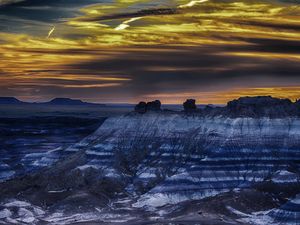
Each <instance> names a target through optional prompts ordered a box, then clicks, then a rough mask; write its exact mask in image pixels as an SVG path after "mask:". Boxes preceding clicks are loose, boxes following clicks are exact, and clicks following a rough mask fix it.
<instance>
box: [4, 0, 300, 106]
mask: <svg viewBox="0 0 300 225" xmlns="http://www.w3.org/2000/svg"><path fill="white" fill-rule="evenodd" d="M1 3H2V7H1V8H0V12H1V13H2V12H3V14H2V16H0V20H2V23H1V24H2V25H0V32H1V33H0V43H1V45H0V60H1V62H3V63H1V64H0V76H1V77H0V79H1V83H0V87H1V88H0V95H4V96H17V97H20V98H22V99H26V100H46V99H49V98H52V97H54V96H64V97H76V98H82V99H85V100H91V101H97V102H135V101H138V100H139V99H147V100H150V99H154V98H160V99H162V100H163V101H165V102H169V103H175V102H180V101H182V100H183V99H184V98H187V97H196V98H198V99H199V102H205V103H223V102H226V101H227V100H228V99H230V98H233V97H237V96H240V95H259V94H263V95H266V94H272V95H273V96H278V97H289V98H292V99H296V98H299V97H300V94H299V93H300V77H299V72H300V63H299V62H300V40H299V36H300V6H299V4H298V3H297V2H292V3H290V2H289V3H287V2H284V3H283V2H279V1H273V2H271V1H250V0H249V1H230V0H226V1H225V0H224V1H203V0H201V1H173V0H169V1H155V2H144V1H137V0H119V1H116V2H111V1H96V0H89V1H76V3H74V1H70V0H60V1H58V0H52V1H38V0H27V1H23V2H15V1H10V2H8V1H6V2H3V1H2V2H1ZM4 3H5V5H4ZM8 3H11V4H8ZM54 27H55V28H54ZM49 33H51V34H50V35H49Z"/></svg>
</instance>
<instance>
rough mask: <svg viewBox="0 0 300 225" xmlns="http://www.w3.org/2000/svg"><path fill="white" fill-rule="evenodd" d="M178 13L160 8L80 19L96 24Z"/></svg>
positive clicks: (174, 10) (175, 10)
mask: <svg viewBox="0 0 300 225" xmlns="http://www.w3.org/2000/svg"><path fill="white" fill-rule="evenodd" d="M176 13H178V10H177V9H171V8H159V9H143V10H138V11H136V12H130V13H118V14H112V15H104V16H97V17H87V18H82V19H80V20H81V21H89V22H96V21H101V20H113V19H126V18H132V17H142V16H155V15H172V14H176Z"/></svg>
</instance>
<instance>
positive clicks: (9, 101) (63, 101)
mask: <svg viewBox="0 0 300 225" xmlns="http://www.w3.org/2000/svg"><path fill="white" fill-rule="evenodd" d="M24 104H26V105H52V106H59V105H60V106H62V105H66V106H68V105H73V106H105V104H97V103H89V102H83V101H81V100H80V99H71V98H54V99H52V100H51V101H49V102H34V103H31V102H23V101H20V100H19V99H17V98H15V97H0V105H24Z"/></svg>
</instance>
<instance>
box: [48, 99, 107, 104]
mask: <svg viewBox="0 0 300 225" xmlns="http://www.w3.org/2000/svg"><path fill="white" fill-rule="evenodd" d="M43 104H46V105H95V106H97V105H104V104H96V103H89V102H83V101H81V100H80V99H71V98H54V99H52V100H51V101H49V102H45V103H43Z"/></svg>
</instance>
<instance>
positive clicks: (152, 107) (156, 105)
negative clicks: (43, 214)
mask: <svg viewBox="0 0 300 225" xmlns="http://www.w3.org/2000/svg"><path fill="white" fill-rule="evenodd" d="M134 111H135V112H137V113H146V112H148V111H152V112H159V111H161V102H160V101H159V100H155V101H151V102H147V103H146V102H139V104H137V105H136V106H135V107H134Z"/></svg>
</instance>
